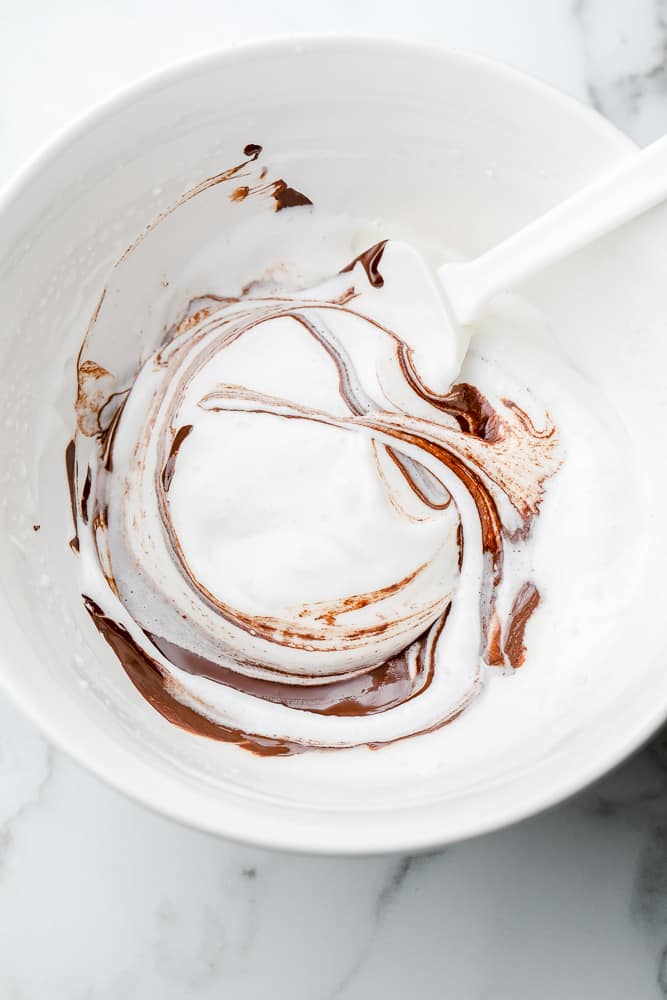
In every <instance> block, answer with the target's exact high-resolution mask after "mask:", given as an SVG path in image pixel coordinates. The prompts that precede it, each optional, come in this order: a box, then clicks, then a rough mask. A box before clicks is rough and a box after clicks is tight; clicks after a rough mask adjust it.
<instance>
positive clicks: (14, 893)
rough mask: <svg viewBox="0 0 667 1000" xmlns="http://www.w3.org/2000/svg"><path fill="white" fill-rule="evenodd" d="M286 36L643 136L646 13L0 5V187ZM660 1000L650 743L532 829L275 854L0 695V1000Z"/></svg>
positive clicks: (518, 4) (658, 105) (559, 2)
mask: <svg viewBox="0 0 667 1000" xmlns="http://www.w3.org/2000/svg"><path fill="white" fill-rule="evenodd" d="M294 30H306V31H337V30H361V31H369V32H370V31H382V32H383V33H386V34H395V35H401V36H405V37H416V38H428V39H430V40H431V41H441V42H442V43H446V44H449V45H454V46H460V47H465V48H469V49H473V50H477V51H479V52H483V53H487V54H489V55H492V56H495V57H497V58H500V59H502V60H504V61H507V62H510V63H512V64H514V65H516V66H518V67H520V68H522V69H525V70H528V71H529V72H532V73H534V74H536V75H538V76H541V77H543V78H544V79H546V80H548V81H549V82H550V83H553V84H555V85H557V86H559V87H561V88H562V89H564V90H566V91H568V92H569V93H571V94H574V95H575V96H576V97H578V98H580V99H582V100H585V101H589V102H591V103H593V104H594V105H595V106H596V107H597V108H598V109H599V110H600V111H602V112H603V113H604V114H606V115H608V116H609V117H610V118H611V119H612V120H613V121H615V122H616V123H617V124H618V125H620V126H621V127H622V128H624V129H626V130H627V131H628V132H629V133H630V134H631V135H633V136H634V137H635V138H637V139H638V140H639V141H642V142H645V141H649V140H650V139H651V138H653V137H656V136H657V135H659V134H661V133H662V132H663V131H664V130H665V126H666V125H667V2H664V0H574V2H571V0H503V3H497V2H495V0H466V2H465V3H462V2H461V0H411V3H410V4H409V5H405V4H403V3H399V2H398V0H383V2H380V0H319V2H317V3H308V2H306V0H283V2H282V3H281V4H280V5H277V4H273V3H271V2H269V0H254V2H253V3H252V4H232V3H230V2H229V0H189V2H188V3H187V4H185V3H183V2H174V0H162V2H160V3H157V2H148V0H115V2H113V3H111V0H93V2H90V0H88V2H85V0H77V2H74V0H60V2H59V3H57V4H51V3H47V2H46V0H33V2H32V3H30V4H25V3H24V2H23V0H0V153H1V155H0V182H1V181H3V180H4V179H5V178H6V177H7V176H9V174H10V173H11V171H12V170H13V169H15V168H17V167H18V166H19V165H20V164H21V162H22V161H23V160H24V159H25V158H26V157H27V156H29V155H30V154H31V153H32V152H33V151H34V149H35V148H36V147H37V146H38V145H39V144H40V143H42V142H43V141H44V140H45V139H46V138H47V137H48V136H49V135H50V134H51V133H52V132H53V131H54V130H55V129H57V128H58V127H60V126H62V125H63V124H65V123H66V122H68V121H69V120H70V119H71V118H72V117H74V116H76V115H78V114H80V113H81V112H82V111H84V110H85V109H86V108H88V107H89V106H90V105H92V104H93V103H95V102H96V101H98V100H99V99H101V98H104V97H106V96H108V95H109V94H110V93H111V92H112V91H114V90H115V89H116V88H118V87H120V86H122V85H124V84H125V83H127V82H129V81H131V80H133V79H135V78H137V77H139V76H141V75H143V74H144V73H146V72H148V71H150V70H153V69H155V68H158V67H160V66H163V65H166V64H167V63H170V62H173V61H174V60H177V59H182V58H185V57H187V56H190V55H192V54H196V53H199V52H203V51H207V50H210V49H213V48H215V47H219V46H224V45H231V44H235V43H237V42H239V41H241V40H244V39H246V38H251V37H259V36H268V35H272V34H279V33H285V32H289V31H294ZM415 993H417V994H418V995H419V996H420V997H422V998H424V1000H431V998H436V997H437V998H439V997H442V996H448V997H454V998H456V1000H492V998H493V1000H505V998H510V997H511V998H513V1000H517V998H518V1000H533V998H535V997H539V998H540V1000H565V998H567V1000H579V998H583V1000H589V998H598V997H599V998H604V1000H616V998H618V1000H627V998H630V997H632V998H636V1000H644V998H646V1000H650V998H654V997H660V996H667V730H665V732H664V733H663V734H662V735H658V737H657V738H656V739H655V740H654V741H653V742H652V744H651V745H650V746H649V747H648V748H647V749H645V750H644V751H643V752H641V753H639V754H637V755H636V756H635V757H634V758H633V759H632V760H630V761H629V762H627V763H626V764H625V765H624V766H623V767H622V768H620V769H619V770H618V771H617V772H616V773H615V774H614V775H612V776H610V777H608V778H606V779H605V780H603V781H602V782H600V783H598V784H597V785H596V786H594V787H592V788H591V789H589V790H587V791H586V792H585V793H583V794H581V795H580V796H578V797H576V798H575V799H573V800H571V801H570V802H568V803H566V804H565V805H563V806H561V807H559V808H558V809H555V810H552V811H551V812H549V813H547V814H544V815H542V816H539V817H537V818H535V819H532V820H530V821H528V822H525V823H523V824H521V825H519V826H515V827H513V828H511V829H508V830H504V831H502V832H500V833H497V834H494V835H493V836H489V837H485V838H482V839H478V840H475V841H472V842H468V843H465V844H460V845H456V846H453V847H450V848H448V849H447V850H445V851H442V852H438V853H435V854H432V855H428V856H421V857H392V858H378V859H366V860H342V859H318V858H302V857H286V856H281V855H278V854H273V853H268V852H264V851H259V850H256V849H248V848H243V847H239V846H234V845H230V844H228V843H225V842H223V841H220V840H215V839H213V838H210V837H206V836H203V835H201V834H198V833H195V832H193V831H190V830H186V829H183V828H182V827H179V826H177V825H175V824H173V823H171V822H168V821H166V820H164V819H162V818H160V817H158V816H155V815H154V814H152V813H150V812H148V811H146V810H145V809H143V808H140V807H139V806H137V805H135V804H133V803H130V802H128V801H126V800H125V799H124V798H122V797H121V796H119V795H118V794H117V793H115V792H113V791H111V790H110V789H108V788H107V787H105V786H104V785H102V784H101V783H100V782H99V781H98V780H97V779H95V778H93V777H91V776H90V775H89V774H87V773H86V772H85V771H83V770H82V769H81V768H80V767H78V766H76V765H75V764H73V763H72V762H71V761H69V760H68V759H67V758H66V757H64V756H63V755H62V754H60V753H58V752H55V751H54V750H52V749H51V748H50V747H49V746H48V745H47V743H46V742H45V740H44V739H43V738H42V737H41V736H40V734H39V733H38V732H37V731H36V730H35V729H34V728H33V727H32V726H31V725H30V724H29V723H28V722H26V721H25V720H24V719H23V718H22V717H21V716H20V715H19V713H18V712H17V711H16V710H15V709H14V707H13V706H12V705H10V704H9V703H8V702H7V701H6V700H5V699H4V698H3V697H1V696H0V998H1V1000H46V998H48V1000H120V998H122V1000H181V998H193V1000H210V998H222V997H240V996H243V997H244V1000H259V998H262V1000H264V998H267V997H271V998H274V997H275V998H278V1000H282V998H289V1000H333V998H342V1000H373V998H375V997H381V998H386V1000H393V998H398V997H403V996H404V995H406V994H408V995H410V994H415Z"/></svg>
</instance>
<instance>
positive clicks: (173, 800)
mask: <svg viewBox="0 0 667 1000" xmlns="http://www.w3.org/2000/svg"><path fill="white" fill-rule="evenodd" d="M299 46H308V47H314V48H318V49H320V50H322V51H324V52H326V51H329V52H330V51H333V50H336V49H340V48H341V47H347V48H350V47H355V48H359V49H363V48H364V47H367V48H368V47H370V48H372V49H374V50H375V51H376V52H377V51H379V50H384V52H385V53H390V52H391V51H392V50H394V51H396V52H399V51H400V52H401V53H403V54H412V56H413V57H415V58H419V56H420V55H424V56H426V55H428V56H430V57H435V58H442V59H443V60H445V61H449V62H450V63H458V64H460V65H464V66H466V67H468V68H473V69H477V70H479V71H480V72H481V73H483V74H484V75H485V76H486V77H487V78H494V77H495V78H496V79H503V80H508V81H513V82H514V83H516V84H518V85H519V86H521V87H523V88H524V89H526V90H529V91H532V92H533V94H534V95H535V96H537V97H538V98H543V99H544V102H545V105H547V104H550V105H551V106H554V107H560V108H561V109H563V110H564V111H565V112H567V113H568V114H569V115H570V116H571V117H572V118H578V119H579V120H580V121H581V122H582V123H584V124H586V125H587V126H589V127H590V130H591V132H592V133H596V134H597V136H598V137H599V138H600V139H601V140H602V141H603V142H605V143H606V144H607V145H608V147H609V152H610V154H613V153H614V152H615V151H618V153H619V154H623V153H626V154H628V153H630V152H631V151H633V150H634V149H636V148H637V145H636V143H634V142H633V141H632V140H631V139H630V138H629V137H628V136H626V135H625V134H624V133H623V132H621V131H620V130H619V129H618V128H617V127H616V126H615V125H613V124H612V123H611V122H609V121H608V120H607V119H605V118H604V117H603V116H602V115H601V114H600V113H599V112H598V111H596V110H595V109H594V108H592V107H589V106H588V105H585V104H583V103H582V102H580V101H578V100H577V99H576V98H574V97H571V96H570V95H568V94H566V93H564V92H562V91H560V90H558V89H557V88H555V87H553V86H551V85H550V84H548V83H545V82H543V81H541V80H539V79H537V78H535V77H533V76H531V75H530V74H528V73H524V72H522V71H520V70H518V69H515V68H514V67H512V66H509V65H507V64H506V63H503V62H501V61H498V60H496V59H492V58H490V57H487V56H484V55H480V54H477V53H473V52H469V51H466V50H463V49H459V48H448V47H446V46H443V45H437V44H431V43H423V42H417V41H411V40H410V41H406V40H403V39H401V38H398V37H396V36H391V35H381V34H375V33H367V34H358V33H331V34H318V33H290V34H289V35H282V36H272V37H269V38H264V39H260V40H252V41H246V42H242V43H239V44H234V45H233V46H232V47H229V48H217V49H214V50H212V51H210V52H207V53H204V54H202V55H198V56H196V57H194V58H187V59H183V60H180V61H178V62H176V63H174V64H172V65H169V66H167V67H164V68H161V69H158V70H156V71H153V72H151V73H149V74H147V75H145V76H143V77H141V78H140V79H139V80H137V81H136V82H134V83H131V84H129V85H126V86H123V87H121V88H119V89H117V90H116V91H115V92H114V93H112V95H111V96H110V97H108V98H106V99H105V100H103V101H102V102H100V103H98V104H96V105H95V106H93V107H92V108H90V109H88V110H87V111H85V112H84V113H83V114H81V115H80V116H78V117H77V118H75V120H74V121H73V122H71V123H70V124H67V125H65V126H64V127H63V128H61V129H59V130H58V131H56V133H55V134H54V135H53V136H52V137H51V138H49V139H48V140H47V141H46V142H44V143H43V144H41V145H40V146H39V147H38V149H37V151H36V152H35V153H34V154H33V155H32V156H30V157H29V158H28V159H27V160H26V161H25V162H24V164H23V165H22V166H19V168H18V169H17V170H16V171H15V172H14V174H13V176H12V177H10V179H9V180H8V181H7V182H6V183H5V184H4V185H3V186H2V187H1V188H0V218H2V215H3V213H4V212H5V211H6V210H7V209H8V207H9V206H10V205H11V204H12V202H13V201H14V200H15V199H17V198H19V197H20V196H21V195H22V194H23V193H24V192H25V191H26V189H28V188H29V187H30V185H31V184H32V183H33V182H34V181H35V180H36V179H37V178H38V177H39V175H40V173H41V172H42V171H43V170H44V168H45V167H46V166H47V165H48V163H49V161H50V160H52V159H54V158H56V157H57V156H58V155H60V154H61V152H63V151H64V150H65V149H66V148H67V147H68V146H69V145H70V144H71V143H73V142H74V141H75V140H76V139H78V138H79V137H83V136H84V135H86V134H87V133H89V132H91V131H93V130H94V129H95V128H96V127H98V125H100V124H102V123H103V122H104V121H105V120H108V119H109V118H111V117H112V116H114V115H115V114H117V113H118V112H121V111H122V110H123V109H125V108H127V107H129V106H130V105H132V104H133V103H134V102H135V101H137V100H141V99H143V98H144V97H147V96H149V95H150V94H151V93H156V92H158V91H159V90H160V89H162V88H164V87H165V86H169V85H172V84H174V83H177V82H178V81H179V80H181V79H184V78H186V77H191V76H192V75H198V74H201V73H206V72H208V71H209V70H211V69H214V68H215V67H217V66H218V65H220V64H221V63H225V64H233V63H234V62H237V61H245V60H248V59H249V58H261V57H262V56H264V55H266V54H271V53H273V52H276V51H280V50H283V51H284V50H287V49H292V50H294V48H295V47H299ZM3 603H4V601H3ZM1 610H2V613H3V614H4V613H9V614H11V611H10V610H9V608H3V609H1ZM23 641H25V639H24V640H23ZM0 686H1V687H2V689H3V690H4V691H6V692H7V694H8V695H9V696H10V698H11V699H12V701H13V702H14V703H15V705H17V706H18V708H19V709H20V710H21V711H22V712H23V713H24V714H25V715H26V716H27V717H28V718H29V719H30V720H31V721H32V722H33V723H34V724H35V725H36V726H37V728H38V729H39V730H40V731H41V732H42V733H43V734H44V735H45V736H46V738H47V739H48V740H49V741H50V742H51V743H52V744H53V745H54V746H56V747H57V748H58V749H60V750H63V751H64V752H65V753H66V754H68V755H69V756H70V757H72V758H73V759H74V760H75V761H77V763H79V764H81V765H83V767H84V768H86V769H87V770H88V771H90V772H92V773H93V774H95V775H96V776H97V777H99V778H101V779H102V780H104V781H105V782H106V783H107V784H109V785H110V786H111V787H113V788H114V789H115V790H116V791H119V792H122V793H123V794H124V795H126V796H127V797H129V798H130V799H132V800H134V801H136V802H138V803H140V804H141V805H143V806H146V807H148V808H151V809H152V810H154V811H155V812H157V813H159V814H161V815H163V816H166V817H168V818H170V819H172V820H175V821H177V822H180V823H182V824H184V825H185V826H188V827H191V828H194V829H197V830H201V831H204V832H207V833H210V834H215V835H219V836H223V837H226V838H228V839H230V840H233V841H236V842H239V843H243V844H251V845H253V846H257V847H264V848H273V849H279V850H283V851H291V852H299V853H307V854H319V855H322V854H329V855H339V856H342V855H353V856H358V855H377V854H386V853H393V852H406V851H409V852H419V851H426V850H432V849H435V848H438V847H441V846H443V845H444V844H446V843H452V842H456V841H459V840H464V839H467V838H469V837H474V836H478V835H481V834H485V833H490V832H492V831H494V830H497V829H500V828H501V827H504V826H507V825H509V824H511V823H514V822H518V821H520V820H523V819H526V818H527V817H529V816H532V815H534V814H535V813H538V812H541V811H542V810H544V809H548V808H550V807H552V806H555V805H556V804H558V803H560V802H562V801H563V800H565V799H567V798H568V797H570V796H571V795H574V794H575V793H576V792H578V791H580V790H582V789H583V788H585V787H586V786H587V785H589V784H590V783H591V782H593V781H595V780H596V779H597V778H599V777H601V776H602V775H603V774H605V773H606V772H608V771H609V770H610V769H612V768H613V767H615V766H616V765H618V764H619V763H620V762H621V761H622V760H623V759H624V758H625V757H627V756H628V755H629V754H630V753H632V752H633V751H634V750H636V749H637V748H638V747H639V746H640V745H641V744H642V743H644V742H645V741H646V740H647V739H648V738H649V737H650V736H651V734H652V733H653V732H654V731H655V729H656V728H657V727H658V726H659V725H660V724H661V723H662V722H663V721H664V720H665V717H666V716H667V703H666V704H664V705H663V704H662V703H661V702H660V701H659V700H657V701H656V702H655V703H654V704H653V705H652V710H651V711H648V712H645V713H644V714H643V716H642V717H637V718H635V719H634V720H633V725H632V726H629V727H628V726H626V727H625V729H624V735H623V738H622V739H614V740H608V742H607V745H606V746H604V747H603V748H602V752H600V749H599V750H598V753H597V755H596V757H595V759H594V760H590V759H587V760H585V761H584V762H583V764H582V766H581V767H578V768H577V769H576V770H571V771H568V773H566V774H560V775H559V777H558V779H557V780H554V781H552V782H550V783H549V784H548V787H546V788H542V787H540V786H539V785H538V784H537V783H534V785H533V786H532V787H531V790H530V791H529V792H527V793H523V794H522V796H520V797H518V796H515V795H513V796H512V797H505V798H506V801H505V802H503V803H502V804H501V805H499V806H494V808H493V810H490V811H485V810H477V812H476V814H475V815H474V816H473V818H472V819H471V818H470V817H469V816H468V817H467V818H464V819H462V820H460V821H459V822H458V823H455V824H451V825H450V826H449V828H448V829H447V830H443V829H441V828H440V825H439V824H438V823H437V822H429V817H428V811H429V809H430V808H431V807H432V806H431V804H429V805H427V806H424V805H415V806H414V807H412V808H411V809H410V810H409V811H410V812H411V813H412V821H411V822H409V823H401V824H395V825H392V824H388V825H384V826H383V825H381V824H378V823H374V824H368V823H364V822H363V821H362V822H358V821H357V820H358V819H359V818H360V817H359V816H358V814H357V813H356V812H350V813H349V822H347V823H346V824H345V825H344V827H341V826H339V825H336V824H334V825H330V824H329V823H327V819H326V817H327V815H330V814H329V813H328V812H327V811H326V810H324V811H321V813H320V815H321V816H322V820H321V821H319V822H318V823H317V824H314V823H304V824H299V822H298V816H299V813H300V812H301V813H303V812H304V810H303V809H301V808H294V807H293V806H291V805H286V806H275V805H273V804H271V805H270V806H268V809H269V810H270V812H271V822H270V823H266V824H263V823H262V824H260V823H258V822H257V817H256V816H255V815H253V812H252V810H251V809H249V808H248V803H247V802H246V803H245V804H241V805H240V806H239V805H237V804H234V805H231V804H230V808H228V809H225V810H224V811H221V810H216V811H215V814H214V815H212V816H211V815H206V810H205V809H200V811H199V813H197V814H193V812H192V811H191V810H190V809H189V808H188V806H187V805H186V804H185V803H184V802H183V801H182V799H181V797H180V796H179V795H177V794H174V793H173V791H172V792H170V791H169V789H170V788H172V789H175V788H176V785H177V784H178V780H177V779H171V780H172V784H171V785H170V784H169V782H167V785H166V786H165V785H164V782H162V781H160V782H155V783H151V782H149V781H146V780H145V777H144V775H145V773H146V772H145V771H144V769H143V768H136V769H135V768H132V767H127V766H126V761H125V760H124V756H125V755H124V753H123V752H122V748H121V747H120V744H119V743H118V741H117V740H115V739H114V738H112V737H109V736H108V735H107V734H104V737H103V738H102V742H101V743H98V744H97V745H96V747H95V752H94V754H92V755H91V753H90V750H91V747H90V745H86V746H84V741H82V740H81V739H80V737H77V735H76V733H75V732H70V731H68V730H67V728H66V727H64V726H63V725H62V724H59V723H58V721H57V718H56V719H55V720H54V718H52V716H51V714H50V713H49V711H48V709H47V706H46V705H45V704H43V703H39V702H38V701H37V700H36V699H34V698H33V697H32V696H31V694H30V692H29V691H27V689H26V688H24V687H22V685H21V684H20V683H19V681H18V671H17V670H15V669H14V668H12V667H11V665H8V663H7V659H6V658H5V657H0ZM147 767H148V770H150V769H151V765H147ZM137 775H138V778H137ZM174 782H175V783H174ZM165 790H166V792H167V794H165ZM186 798H187V796H186ZM201 801H204V800H203V799H202V800H201ZM311 811H315V812H319V810H311ZM209 812H210V810H209ZM387 812H391V810H379V811H378V814H377V815H379V816H386V815H387ZM362 815H363V818H364V820H365V819H366V818H367V817H368V816H369V814H368V813H363V814H362Z"/></svg>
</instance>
